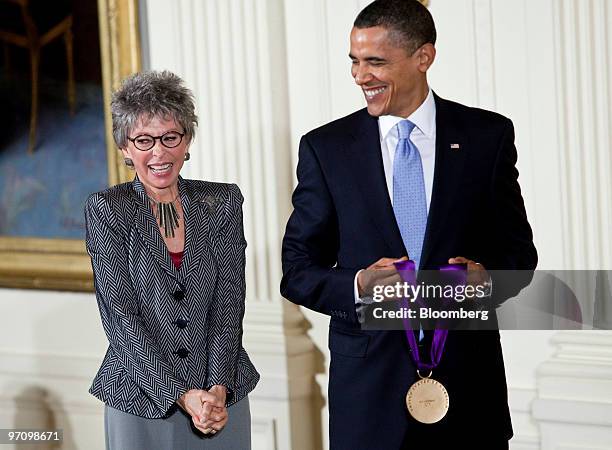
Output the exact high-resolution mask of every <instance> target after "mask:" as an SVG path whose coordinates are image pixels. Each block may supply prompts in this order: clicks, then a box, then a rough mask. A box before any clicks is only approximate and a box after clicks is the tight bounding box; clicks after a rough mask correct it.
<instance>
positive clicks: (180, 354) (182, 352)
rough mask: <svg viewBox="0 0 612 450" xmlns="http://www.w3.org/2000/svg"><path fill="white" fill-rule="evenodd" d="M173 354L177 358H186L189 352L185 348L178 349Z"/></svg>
mask: <svg viewBox="0 0 612 450" xmlns="http://www.w3.org/2000/svg"><path fill="white" fill-rule="evenodd" d="M174 353H176V354H177V355H178V357H179V358H187V356H188V355H189V350H187V349H186V348H179V349H178V350H177V351H175V352H174Z"/></svg>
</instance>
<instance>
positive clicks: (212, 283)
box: [85, 178, 259, 418]
mask: <svg viewBox="0 0 612 450" xmlns="http://www.w3.org/2000/svg"><path fill="white" fill-rule="evenodd" d="M179 192H180V197H181V202H182V207H183V214H184V219H185V229H186V236H185V251H184V256H183V261H182V264H181V266H180V269H179V270H177V269H176V268H175V266H174V265H173V263H172V261H171V259H170V255H169V253H168V251H167V248H166V246H165V244H164V242H163V239H162V236H161V234H160V232H159V227H158V225H157V223H156V221H155V218H154V216H153V213H152V212H151V207H150V205H149V200H148V199H147V197H146V194H145V191H144V188H143V186H142V183H140V181H139V180H138V178H136V179H135V180H134V181H133V182H132V183H124V184H120V185H117V186H113V187H111V188H109V189H107V190H105V191H102V192H98V193H95V194H93V195H91V196H90V197H89V198H88V199H87V203H86V206H85V219H86V224H87V238H86V244H87V251H88V253H89V255H90V256H91V262H92V267H93V272H94V282H95V288H96V297H97V299H98V306H99V308H100V316H101V318H102V325H103V327H104V331H105V332H106V335H107V337H108V340H109V344H110V345H109V347H108V351H107V353H106V356H105V358H104V361H103V362H102V366H101V367H100V370H99V371H98V374H97V375H96V377H95V379H94V380H93V384H92V386H91V389H90V392H91V393H92V394H93V395H95V396H96V397H98V398H99V399H100V400H102V401H104V402H105V403H106V404H107V405H109V406H112V407H113V408H116V409H119V410H121V411H124V412H128V413H131V414H135V415H138V416H142V417H148V418H159V417H163V416H165V415H167V414H168V412H169V411H171V410H172V408H173V407H174V403H175V400H176V399H177V398H178V397H179V396H180V395H181V394H182V393H183V392H185V391H187V390H188V389H192V388H195V389H203V388H208V387H210V386H212V385H214V384H222V385H225V386H227V387H228V388H229V390H230V395H229V396H228V404H232V403H234V402H236V401H238V400H240V399H241V398H242V397H244V396H245V395H246V394H248V393H249V392H250V391H251V390H252V389H253V388H254V387H255V385H256V384H257V381H258V380H259V374H258V373H257V371H256V370H255V368H254V367H253V365H252V364H251V361H250V360H249V357H248V356H247V354H246V352H245V350H244V348H243V347H242V318H243V316H244V300H245V278H244V267H245V254H244V251H245V248H246V241H245V240H244V234H243V227H242V201H243V197H242V195H241V193H240V189H238V186H236V185H229V184H222V183H211V182H206V181H196V180H184V179H182V178H179ZM179 319H183V321H180V320H179ZM185 320H186V322H185ZM185 324H186V326H184V325H185Z"/></svg>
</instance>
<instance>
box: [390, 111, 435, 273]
mask: <svg viewBox="0 0 612 450" xmlns="http://www.w3.org/2000/svg"><path fill="white" fill-rule="evenodd" d="M414 127H415V124H413V123H412V122H410V121H409V120H402V121H400V122H399V123H398V124H397V129H398V135H399V141H398V142H397V147H396V149H395V157H394V159H393V212H394V213H395V219H396V220H397V225H398V226H399V230H400V233H401V235H402V241H403V242H404V246H405V247H406V251H407V252H408V258H409V259H412V260H413V261H414V263H415V266H416V268H417V270H418V268H419V263H420V262H421V250H422V249H423V239H424V238H425V227H426V226H427V199H426V197H425V181H424V179H423V164H422V162H421V155H420V153H419V150H418V149H417V148H416V146H415V145H414V143H413V142H412V141H411V140H410V133H412V130H413V129H414Z"/></svg>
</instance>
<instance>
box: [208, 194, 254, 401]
mask: <svg viewBox="0 0 612 450" xmlns="http://www.w3.org/2000/svg"><path fill="white" fill-rule="evenodd" d="M243 201H244V198H243V196H242V194H241V193H240V189H239V188H238V186H236V185H235V184H234V185H231V186H230V189H229V198H228V201H227V202H226V203H225V208H226V211H225V215H226V218H227V221H226V223H225V224H224V226H223V227H222V229H221V230H220V231H219V233H218V236H217V239H216V241H215V243H214V244H213V251H214V253H215V259H216V261H217V283H216V289H215V294H214V300H213V302H212V304H211V309H210V320H211V326H210V328H209V330H208V333H209V334H208V346H209V355H208V381H207V387H209V388H210V387H211V386H213V385H215V384H220V385H223V386H225V387H226V388H227V389H228V397H227V399H228V401H230V399H231V394H232V392H233V391H235V390H236V388H237V386H236V370H237V368H238V356H239V351H240V347H241V343H242V319H243V318H244V310H245V295H246V282H245V262H246V258H245V250H246V245H247V243H246V240H245V238H244V228H243V220H242V202H243Z"/></svg>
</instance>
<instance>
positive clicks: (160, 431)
mask: <svg viewBox="0 0 612 450" xmlns="http://www.w3.org/2000/svg"><path fill="white" fill-rule="evenodd" d="M227 413H228V416H229V418H228V421H227V424H226V425H225V427H224V428H223V429H222V430H221V431H220V432H218V433H216V434H214V435H208V436H207V435H204V434H201V433H199V432H198V431H197V430H196V429H195V427H192V422H191V416H189V414H187V413H185V412H184V411H183V410H182V409H180V408H178V409H177V411H175V412H174V413H173V414H172V415H171V416H170V417H167V418H165V419H146V418H144V417H138V416H135V415H133V414H128V413H125V412H123V411H119V410H118V409H115V408H111V407H110V406H108V405H107V406H106V407H105V410H104V434H105V437H106V449H107V450H141V449H142V450H179V449H180V450H192V449H193V450H196V449H197V450H250V449H251V412H250V409H249V398H248V397H244V398H243V399H242V400H240V401H239V402H237V403H235V404H233V405H232V406H230V407H229V408H227Z"/></svg>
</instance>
